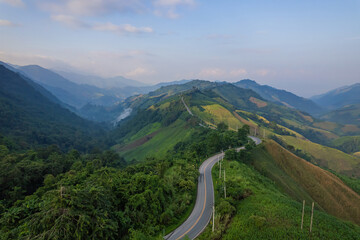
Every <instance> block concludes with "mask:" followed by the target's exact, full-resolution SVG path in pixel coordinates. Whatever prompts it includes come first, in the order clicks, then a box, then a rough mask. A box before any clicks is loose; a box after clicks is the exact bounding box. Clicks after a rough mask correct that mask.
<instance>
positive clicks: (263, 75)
mask: <svg viewBox="0 0 360 240" xmlns="http://www.w3.org/2000/svg"><path fill="white" fill-rule="evenodd" d="M269 73H270V71H269V70H267V69H259V70H257V71H256V74H257V75H259V76H262V77H265V76H266V75H268V74H269Z"/></svg>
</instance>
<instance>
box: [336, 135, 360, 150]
mask: <svg viewBox="0 0 360 240" xmlns="http://www.w3.org/2000/svg"><path fill="white" fill-rule="evenodd" d="M332 145H333V146H334V147H335V148H338V149H340V150H342V151H344V152H346V153H357V152H359V151H360V136H345V137H340V138H338V139H335V140H334V141H333V142H332Z"/></svg>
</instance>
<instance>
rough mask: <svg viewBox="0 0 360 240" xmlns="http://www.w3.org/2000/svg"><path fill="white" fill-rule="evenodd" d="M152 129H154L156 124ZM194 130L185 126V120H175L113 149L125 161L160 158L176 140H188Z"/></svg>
mask: <svg viewBox="0 0 360 240" xmlns="http://www.w3.org/2000/svg"><path fill="white" fill-rule="evenodd" d="M153 126H154V125H153ZM145 128H147V127H145ZM154 129H156V124H155V128H154ZM154 129H152V130H154ZM194 131H195V130H194V129H192V128H190V127H189V126H187V124H186V122H185V121H182V120H177V121H176V122H175V123H173V124H171V125H170V126H167V127H164V128H161V129H160V130H158V131H156V132H153V133H155V134H152V133H150V134H148V135H145V136H144V137H142V138H140V139H137V140H135V141H132V142H130V144H127V145H125V146H123V147H121V145H120V146H115V147H114V149H115V150H116V151H118V152H120V153H121V155H122V156H123V157H124V158H125V159H126V160H127V161H131V160H133V159H136V160H138V161H142V160H144V159H145V158H146V157H157V158H162V157H165V155H166V153H167V151H168V150H170V149H173V147H174V146H175V145H176V144H177V143H178V142H180V141H186V140H188V138H189V137H190V136H191V135H192V134H193V133H194Z"/></svg>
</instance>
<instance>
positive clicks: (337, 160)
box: [281, 136, 360, 177]
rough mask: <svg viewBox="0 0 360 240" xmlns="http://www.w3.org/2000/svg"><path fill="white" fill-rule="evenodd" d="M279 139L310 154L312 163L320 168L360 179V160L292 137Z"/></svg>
mask: <svg viewBox="0 0 360 240" xmlns="http://www.w3.org/2000/svg"><path fill="white" fill-rule="evenodd" d="M281 138H282V139H283V140H284V141H285V142H286V143H287V144H289V145H292V146H294V147H295V148H297V149H300V150H303V151H304V152H306V153H308V154H310V155H311V156H312V160H313V163H315V164H316V165H319V166H320V167H323V168H327V169H331V170H333V171H336V172H338V173H341V174H345V175H347V176H355V177H360V168H359V166H360V159H359V158H357V157H355V156H352V155H349V154H346V153H344V152H342V151H340V150H337V149H334V148H330V147H326V146H323V145H320V144H317V143H313V142H311V141H308V140H302V139H299V138H295V137H293V136H281Z"/></svg>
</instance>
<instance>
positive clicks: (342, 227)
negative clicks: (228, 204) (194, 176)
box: [199, 161, 360, 239]
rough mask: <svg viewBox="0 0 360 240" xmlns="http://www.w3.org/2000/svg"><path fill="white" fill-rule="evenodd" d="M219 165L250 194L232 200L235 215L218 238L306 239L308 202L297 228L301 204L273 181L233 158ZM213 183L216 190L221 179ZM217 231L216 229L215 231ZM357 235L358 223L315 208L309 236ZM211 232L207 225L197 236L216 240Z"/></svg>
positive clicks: (351, 236)
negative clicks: (250, 192)
mask: <svg viewBox="0 0 360 240" xmlns="http://www.w3.org/2000/svg"><path fill="white" fill-rule="evenodd" d="M223 166H224V167H225V169H226V177H227V179H229V180H230V179H231V180H233V181H235V182H237V183H238V184H239V187H240V188H241V189H242V190H244V189H251V191H252V192H253V194H252V195H251V196H249V197H247V198H245V199H244V200H241V201H234V205H235V206H236V215H235V216H234V217H233V219H232V221H231V223H230V225H229V226H228V228H227V229H226V231H225V232H224V234H223V235H222V238H221V239H309V238H310V236H309V233H308V231H309V230H308V229H309V225H310V212H311V207H310V203H309V202H307V203H306V208H305V218H304V230H301V229H300V224H301V210H302V203H300V202H298V201H295V200H293V199H292V198H290V197H289V196H287V195H285V194H284V193H282V191H281V190H279V188H278V187H277V186H276V183H274V182H273V181H272V180H270V179H269V178H267V177H265V176H263V175H262V174H260V173H259V172H258V171H257V170H256V169H254V168H253V167H252V166H249V165H246V164H244V163H239V162H235V161H224V165H223ZM218 172H219V169H218V167H217V165H216V166H215V167H214V168H213V178H214V179H218V174H219V173H218ZM214 185H215V189H217V190H219V189H221V188H222V181H214ZM219 197H222V196H221V194H218V195H217V198H219ZM217 202H219V199H217ZM215 205H216V203H215ZM215 216H217V215H216V214H215ZM217 217H219V216H217ZM215 222H216V223H217V221H215ZM218 227H219V226H216V227H215V228H216V229H217V228H218ZM217 231H218V229H217V230H216V231H215V233H216V232H217ZM359 234H360V227H359V226H357V225H355V224H353V223H350V222H345V221H342V220H339V219H337V218H335V217H333V216H330V215H328V214H326V213H324V212H322V211H320V210H318V209H316V210H315V212H314V223H313V233H312V234H311V239H358V236H359ZM215 235H216V234H212V232H211V226H210V225H209V226H208V227H207V228H206V230H205V231H204V233H203V234H201V235H200V237H199V239H218V238H215ZM217 236H219V235H217Z"/></svg>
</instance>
